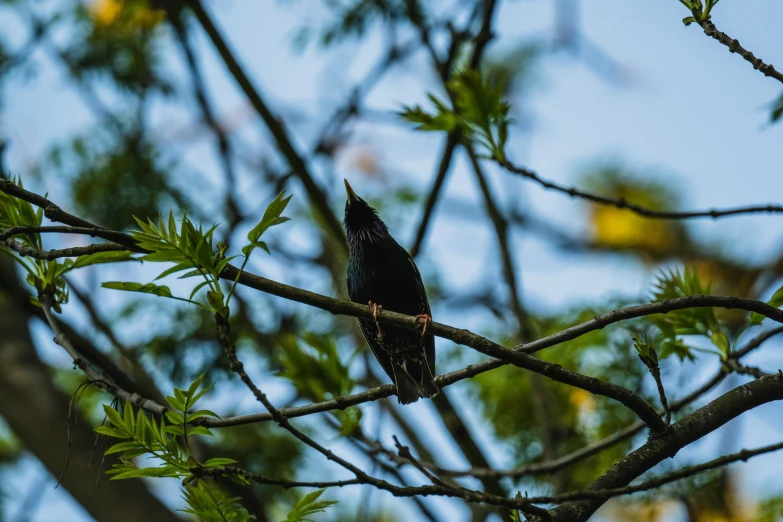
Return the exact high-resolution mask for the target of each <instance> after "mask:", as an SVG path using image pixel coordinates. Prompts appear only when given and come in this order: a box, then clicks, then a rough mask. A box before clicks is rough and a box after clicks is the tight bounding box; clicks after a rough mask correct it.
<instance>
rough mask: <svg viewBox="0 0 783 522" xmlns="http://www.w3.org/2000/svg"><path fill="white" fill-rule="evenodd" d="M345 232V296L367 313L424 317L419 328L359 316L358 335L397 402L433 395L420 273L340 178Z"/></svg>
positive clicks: (432, 353) (431, 350)
mask: <svg viewBox="0 0 783 522" xmlns="http://www.w3.org/2000/svg"><path fill="white" fill-rule="evenodd" d="M345 190H346V192H347V193H348V201H346V203H345V221H344V223H345V231H346V233H347V236H348V250H349V256H348V295H349V296H350V297H351V301H353V302H355V303H361V304H369V305H370V307H371V308H372V309H373V316H377V314H378V313H379V312H380V311H381V308H385V309H386V310H390V311H392V312H399V313H401V314H407V315H415V316H416V317H417V318H418V319H423V320H424V326H423V328H422V332H421V333H419V332H417V331H415V330H405V329H403V328H396V327H393V326H384V327H383V329H381V326H380V325H379V324H378V323H377V322H373V321H370V320H365V319H359V325H360V326H361V329H362V333H363V334H364V338H365V339H366V340H367V344H369V345H370V348H371V349H372V352H373V353H374V354H375V358H376V359H378V362H379V363H381V366H382V367H383V369H384V371H385V372H386V374H387V375H388V376H389V377H391V379H392V381H394V384H395V385H396V386H397V400H398V401H399V402H400V404H410V403H412V402H416V401H417V400H418V399H419V397H427V398H429V397H433V396H435V395H437V394H438V392H439V391H440V389H439V388H438V385H437V384H435V382H434V381H433V377H434V376H435V338H434V337H433V336H432V335H430V334H427V333H426V331H427V324H428V323H429V322H431V321H432V317H431V316H430V304H429V302H428V301H427V292H426V291H425V290H424V284H423V283H422V282H421V274H419V269H418V268H416V263H414V262H413V259H412V258H411V256H410V255H408V252H407V251H406V250H405V249H404V248H402V247H401V246H400V245H399V244H398V243H397V242H396V241H395V240H394V238H393V237H391V235H390V234H389V229H388V228H387V227H386V224H385V223H384V222H383V221H381V218H380V217H378V213H377V212H376V211H375V209H374V208H372V207H371V206H370V205H368V204H367V202H366V201H364V200H363V199H362V198H360V197H359V196H357V195H356V193H355V192H354V191H353V189H352V188H351V186H350V185H349V184H348V181H347V180H346V181H345Z"/></svg>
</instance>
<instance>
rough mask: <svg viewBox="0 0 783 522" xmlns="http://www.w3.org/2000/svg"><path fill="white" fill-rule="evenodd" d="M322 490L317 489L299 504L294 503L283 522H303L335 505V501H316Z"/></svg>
mask: <svg viewBox="0 0 783 522" xmlns="http://www.w3.org/2000/svg"><path fill="white" fill-rule="evenodd" d="M323 492H324V490H323V489H319V490H318V491H313V492H312V493H308V494H307V495H305V496H304V497H302V498H301V499H300V500H299V502H297V503H296V505H295V506H294V508H293V509H292V510H291V511H289V512H288V516H287V517H286V519H285V520H284V521H283V522H305V521H309V520H310V519H309V518H307V517H309V516H310V515H313V514H315V513H321V512H323V511H325V510H326V508H328V507H329V506H333V505H334V504H337V501H335V500H320V501H319V500H318V498H319V497H320V496H321V495H322V494H323Z"/></svg>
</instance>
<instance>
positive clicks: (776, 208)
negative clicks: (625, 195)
mask: <svg viewBox="0 0 783 522" xmlns="http://www.w3.org/2000/svg"><path fill="white" fill-rule="evenodd" d="M496 161H497V163H498V165H500V166H501V167H503V168H504V169H506V170H507V171H508V172H511V173H512V174H517V175H519V176H522V177H524V178H528V179H531V180H533V181H535V182H536V183H538V184H539V185H541V186H542V187H544V188H546V189H550V190H554V191H556V192H560V193H563V194H568V195H569V196H571V197H578V198H581V199H585V200H587V201H590V202H592V203H597V204H599V205H608V206H611V207H617V208H620V209H627V210H629V211H631V212H633V213H634V214H638V215H640V216H644V217H647V218H655V219H691V218H702V217H710V218H713V219H716V218H720V217H726V216H736V215H739V214H756V213H761V212H767V213H779V212H783V206H781V205H754V206H749V207H739V208H731V209H720V210H719V209H710V210H696V211H689V212H673V211H666V210H653V209H651V208H647V207H643V206H641V205H636V204H634V203H629V202H628V201H626V200H625V199H622V198H621V199H614V198H608V197H605V196H599V195H597V194H592V193H590V192H585V191H583V190H579V189H577V188H574V187H564V186H562V185H558V184H557V183H554V182H552V181H547V180H545V179H543V178H541V177H540V176H539V175H538V174H536V173H535V172H533V171H532V170H529V169H526V168H523V167H518V166H516V165H514V164H513V163H511V162H510V161H506V160H496Z"/></svg>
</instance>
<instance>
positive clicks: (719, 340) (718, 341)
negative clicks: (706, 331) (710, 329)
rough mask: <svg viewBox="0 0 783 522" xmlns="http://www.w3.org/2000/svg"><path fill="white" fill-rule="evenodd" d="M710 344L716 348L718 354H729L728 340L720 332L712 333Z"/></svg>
mask: <svg viewBox="0 0 783 522" xmlns="http://www.w3.org/2000/svg"><path fill="white" fill-rule="evenodd" d="M710 340H711V341H712V344H714V345H715V346H717V347H718V349H719V350H720V353H722V354H723V355H728V353H729V338H728V337H726V334H724V333H722V332H714V333H713V334H712V336H711V337H710Z"/></svg>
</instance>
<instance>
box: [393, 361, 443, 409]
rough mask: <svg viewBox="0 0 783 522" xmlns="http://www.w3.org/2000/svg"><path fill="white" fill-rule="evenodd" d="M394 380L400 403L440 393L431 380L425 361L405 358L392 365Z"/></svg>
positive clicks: (430, 372) (427, 397)
mask: <svg viewBox="0 0 783 522" xmlns="http://www.w3.org/2000/svg"><path fill="white" fill-rule="evenodd" d="M394 377H395V378H394V382H395V383H396V384H397V400H398V401H399V403H400V404H410V403H412V402H416V401H417V400H419V397H424V398H426V399H429V398H431V397H434V396H436V395H437V394H438V393H440V388H438V385H437V384H435V381H434V380H433V379H434V378H433V375H432V371H430V368H429V365H428V364H427V362H426V361H425V360H424V359H422V360H420V361H417V360H412V359H406V360H404V361H402V362H401V363H400V364H395V365H394Z"/></svg>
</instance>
